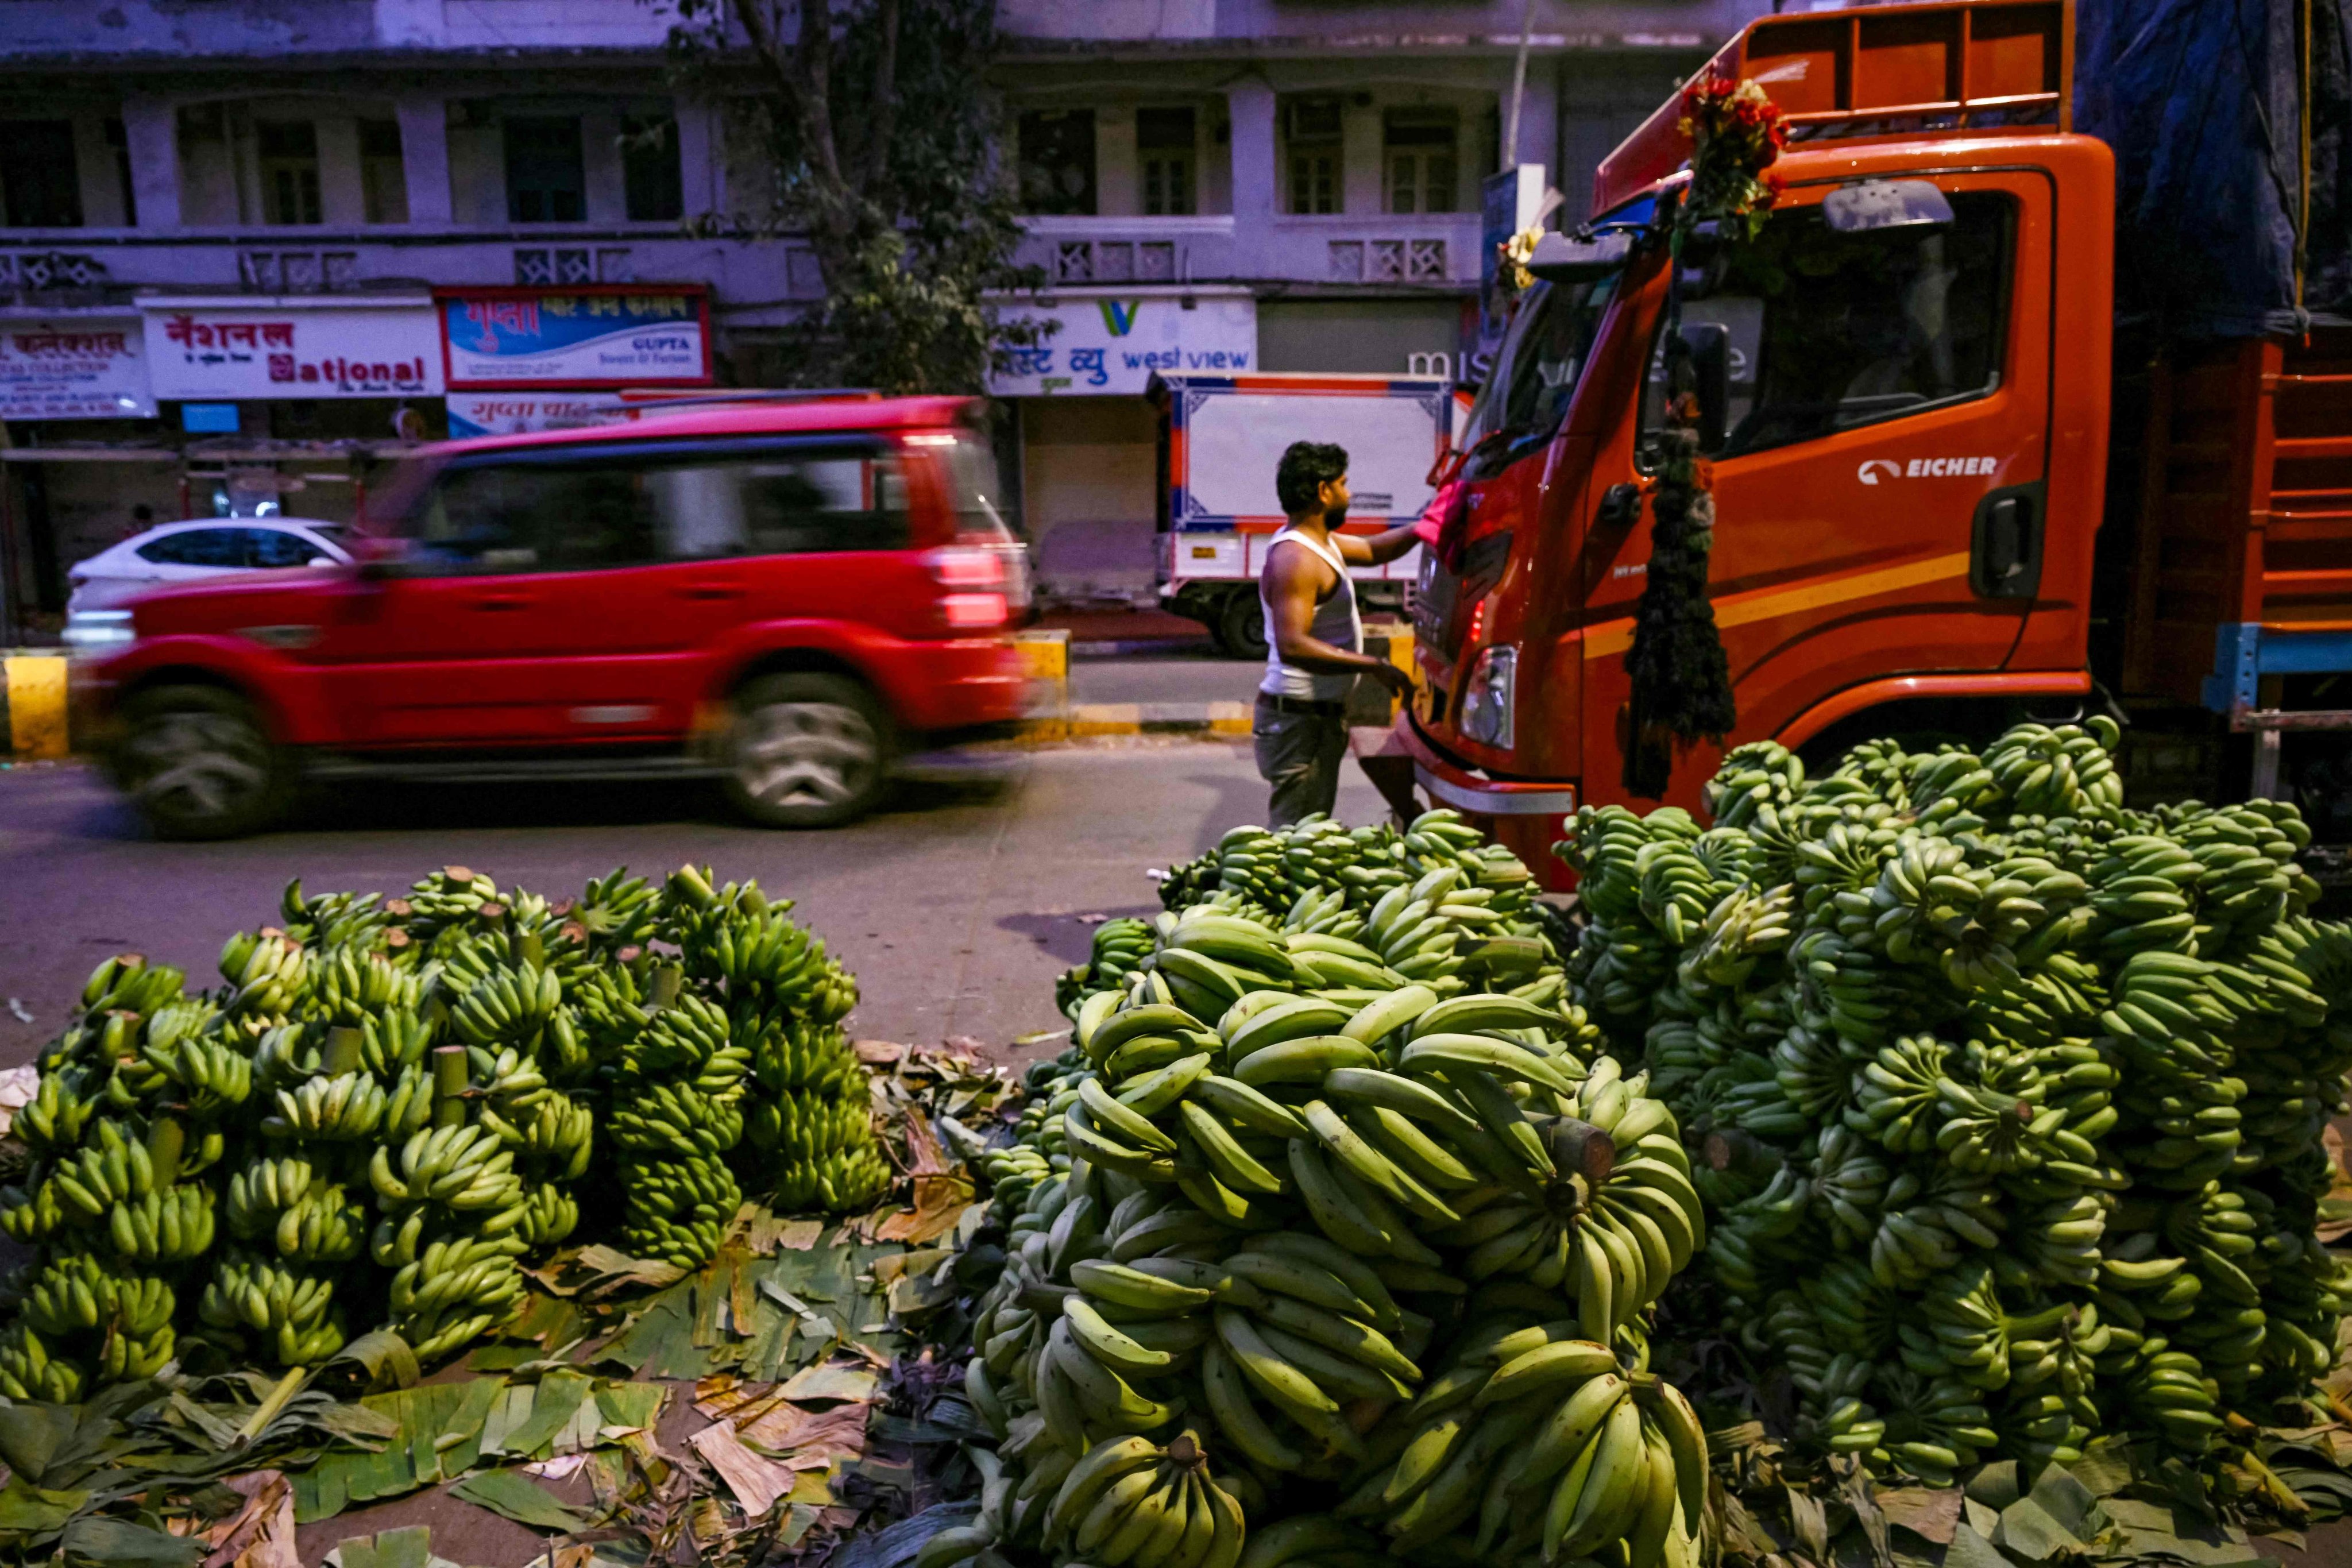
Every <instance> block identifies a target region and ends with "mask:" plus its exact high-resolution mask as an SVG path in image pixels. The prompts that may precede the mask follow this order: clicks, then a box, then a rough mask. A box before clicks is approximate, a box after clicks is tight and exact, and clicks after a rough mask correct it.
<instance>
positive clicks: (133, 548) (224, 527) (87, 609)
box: [65, 517, 351, 648]
mask: <svg viewBox="0 0 2352 1568" xmlns="http://www.w3.org/2000/svg"><path fill="white" fill-rule="evenodd" d="M342 537H343V525H342V524H341V523H339V522H321V521H317V520H316V519H312V518H307V517H207V518H196V519H193V520H191V521H186V522H167V523H163V524H162V525H161V526H159V527H155V528H151V529H149V530H147V531H145V532H144V533H134V534H132V535H131V537H130V538H128V539H126V540H124V541H123V542H121V543H120V544H117V545H113V546H111V547H110V548H108V549H105V550H101V551H100V552H98V553H97V554H95V555H93V556H91V557H90V558H89V560H87V561H84V562H81V563H79V564H78V565H76V566H75V567H74V569H73V570H72V571H70V572H68V573H67V574H66V581H67V583H68V584H71V586H72V589H73V593H72V595H71V597H69V598H68V600H67V601H66V630H65V641H66V644H67V646H68V647H76V648H80V647H98V646H100V645H103V644H110V643H121V642H126V641H128V640H129V639H130V637H131V612H130V611H129V610H127V609H124V608H121V605H124V604H125V603H127V602H128V601H129V600H131V598H133V597H134V596H136V595H140V594H143V593H146V592H147V591H148V590H150V589H152V588H160V587H163V586H165V585H167V584H173V583H191V582H201V581H202V580H204V579H205V578H207V577H225V576H227V575H228V574H231V573H234V572H269V571H282V570H285V569H287V568H289V567H297V566H328V565H334V564H336V563H341V562H345V561H349V560H350V559H351V553H350V552H349V551H347V550H345V549H344V548H343V546H342V543H341V540H342Z"/></svg>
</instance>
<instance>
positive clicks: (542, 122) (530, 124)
mask: <svg viewBox="0 0 2352 1568" xmlns="http://www.w3.org/2000/svg"><path fill="white" fill-rule="evenodd" d="M502 129H503V130H504V132H505V138H506V153H507V218H508V221H509V222H511V223H578V222H579V221H580V220H581V219H582V218H583V217H585V216H587V213H588V195H587V193H588V175H587V172H586V170H585V168H584V167H583V160H582V158H581V153H580V117H579V116H578V115H576V114H566V115H548V116H543V117H530V118H522V117H510V118H509V119H508V120H507V121H506V122H505V125H504V126H503V128H502Z"/></svg>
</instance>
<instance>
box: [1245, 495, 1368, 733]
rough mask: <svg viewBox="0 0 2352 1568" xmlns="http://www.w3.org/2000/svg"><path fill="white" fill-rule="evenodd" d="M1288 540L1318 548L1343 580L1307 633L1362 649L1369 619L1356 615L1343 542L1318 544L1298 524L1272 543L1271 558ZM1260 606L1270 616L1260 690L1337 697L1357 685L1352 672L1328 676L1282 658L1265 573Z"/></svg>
mask: <svg viewBox="0 0 2352 1568" xmlns="http://www.w3.org/2000/svg"><path fill="white" fill-rule="evenodd" d="M1285 542H1289V543H1292V544H1297V545H1300V546H1303V547H1304V548H1306V549H1308V550H1311V551H1313V552H1315V553H1316V554H1317V555H1318V556H1321V557H1322V559H1323V562H1324V563H1325V564H1326V565H1328V566H1329V567H1330V568H1331V570H1332V571H1334V572H1337V573H1338V574H1339V586H1338V587H1337V588H1335V589H1333V590H1332V592H1331V596H1330V597H1329V598H1328V599H1325V600H1322V601H1321V602H1319V603H1318V604H1317V605H1316V606H1315V616H1314V619H1312V620H1310V621H1309V622H1307V634H1308V635H1309V636H1311V637H1314V638H1315V640H1316V641H1318V642H1327V643H1329V644H1330V645H1331V646H1332V647H1343V648H1346V649H1347V650H1348V651H1349V653H1361V652H1363V651H1364V623H1363V620H1362V618H1361V617H1360V616H1358V615H1357V614H1356V584H1355V580H1354V579H1353V578H1351V577H1349V575H1348V563H1346V562H1345V561H1342V560H1341V559H1340V558H1339V547H1338V546H1337V545H1333V544H1322V543H1318V542H1315V541H1314V540H1312V539H1309V538H1307V536H1306V535H1305V534H1303V533H1300V532H1299V531H1297V530H1296V529H1290V528H1286V529H1284V530H1283V531H1281V532H1279V533H1277V534H1276V535H1275V536H1274V538H1273V540H1272V541H1271V542H1268V543H1267V545H1266V547H1265V549H1266V556H1267V558H1268V559H1269V560H1271V559H1272V558H1273V555H1274V552H1275V550H1276V547H1278V546H1280V545H1281V544H1283V543H1285ZM1257 607H1258V613H1259V614H1260V615H1262V616H1265V679H1264V680H1261V681H1259V682H1258V687H1257V689H1259V690H1260V691H1264V692H1267V693H1269V694H1271V695H1273V696H1276V697H1297V698H1302V699H1304V700H1307V701H1311V702H1337V701H1339V700H1343V699H1344V698H1346V697H1347V695H1348V693H1349V692H1350V691H1352V690H1354V689H1356V678H1355V676H1354V675H1353V674H1348V675H1323V674H1319V673H1318V672H1317V671H1314V670H1310V669H1300V668H1297V667H1296V666H1294V665H1287V664H1285V663H1283V662H1282V650H1281V649H1280V648H1279V647H1276V643H1275V638H1274V611H1273V610H1272V608H1270V607H1269V606H1268V605H1267V604H1266V602H1265V577H1264V576H1260V577H1259V578H1258V584H1257Z"/></svg>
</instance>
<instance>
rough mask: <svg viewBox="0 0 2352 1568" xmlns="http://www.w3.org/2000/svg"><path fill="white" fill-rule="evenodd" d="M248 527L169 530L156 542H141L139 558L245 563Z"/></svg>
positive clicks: (209, 563)
mask: <svg viewBox="0 0 2352 1568" xmlns="http://www.w3.org/2000/svg"><path fill="white" fill-rule="evenodd" d="M139 558H140V559H141V560H142V561H152V562H153V563H155V564H156V565H158V566H231V567H236V566H243V565H244V564H245V530H244V529H241V528H191V529H189V530H187V531H184V532H181V533H167V534H165V535H164V536H163V538H161V539H158V540H156V541H154V542H152V543H149V544H142V545H141V546H140V547H139Z"/></svg>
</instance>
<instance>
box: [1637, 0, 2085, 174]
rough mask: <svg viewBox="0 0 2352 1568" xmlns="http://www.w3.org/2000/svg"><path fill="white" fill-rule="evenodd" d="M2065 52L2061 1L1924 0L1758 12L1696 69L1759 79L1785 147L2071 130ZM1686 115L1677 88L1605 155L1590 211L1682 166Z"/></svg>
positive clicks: (2070, 38)
mask: <svg viewBox="0 0 2352 1568" xmlns="http://www.w3.org/2000/svg"><path fill="white" fill-rule="evenodd" d="M2073 51H2074V33H2073V29H2072V26H2070V13H2069V10H2068V8H2067V6H2066V5H2064V4H2063V0H1927V3H1925V4H1919V5H1872V6H1867V7H1864V8H1859V9H1853V10H1845V11H1812V12H1795V13H1791V14H1790V15H1788V16H1765V17H1760V18H1759V19H1758V20H1756V21H1754V22H1751V23H1749V24H1748V26H1747V27H1746V28H1745V29H1744V30H1743V31H1742V32H1741V33H1740V35H1739V36H1738V37H1736V38H1734V39H1732V40H1731V42H1729V43H1727V44H1726V45H1724V47H1722V48H1721V49H1719V50H1718V51H1717V53H1716V56H1715V58H1713V59H1711V60H1709V61H1708V62H1707V63H1706V66H1704V67H1703V68H1701V70H1700V73H1699V74H1700V75H1702V76H1716V77H1721V78H1724V79H1728V80H1731V81H1754V82H1756V83H1758V84H1759V86H1761V87H1762V88H1763V89H1764V90H1765V91H1766V92H1767V93H1769V94H1770V95H1771V99H1772V101H1773V103H1774V104H1776V105H1777V106H1778V107H1779V108H1780V118H1781V122H1782V123H1783V124H1785V125H1786V126H1787V127H1788V129H1789V143H1790V146H1791V147H1792V148H1793V147H1798V146H1801V145H1803V144H1806V143H1808V142H1820V141H1827V140H1831V139H1836V140H1840V141H1853V140H1864V139H1867V140H1873V141H1914V140H1917V139H1920V138H1925V137H1937V138H1941V137H1948V136H1955V135H1968V134H1976V135H1982V134H1984V133H1986V132H1989V131H1994V130H2005V129H2015V128H2024V127H2033V128H2038V129H2047V128H2050V127H2053V126H2054V127H2056V128H2057V129H2059V130H2062V131H2063V130H2067V129H2070V128H2071V127H2070V119H2071V114H2070V110H2069V107H2068V104H2067V100H2066V93H2065V91H2064V86H2065V83H2066V82H2068V81H2069V80H2070V79H2072V77H2073V74H2074V71H2073V66H2074V62H2073ZM1682 112H1683V111H1682V95H1681V94H1680V93H1677V94H1675V96H1674V97H1673V98H1670V99H1668V100H1666V101H1665V102H1664V103H1663V104H1661V105H1659V107H1658V109H1657V110H1656V111H1655V112H1654V113H1653V114H1652V115H1651V116H1650V118H1649V119H1647V120H1645V121H1643V122H1642V124H1641V126H1640V128H1639V129H1637V130H1636V131H1634V132H1633V134H1632V135H1631V136H1628V137H1627V138H1625V140H1624V141H1623V142H1622V143H1621V144H1619V146H1618V148H1617V150H1616V151H1615V152H1613V153H1610V154H1609V156H1608V157H1607V158H1605V159H1603V160H1602V161H1601V167H1600V170H1599V171H1598V173H1597V174H1595V176H1594V179H1593V183H1592V215H1593V216H1600V215H1601V214H1602V213H1606V212H1608V211H1610V210H1611V209H1612V208H1614V207H1616V206H1618V205H1621V204H1622V203H1624V202H1626V201H1629V200H1631V199H1633V197H1635V196H1637V195H1641V194H1642V193H1643V191H1645V190H1647V189H1649V188H1650V187H1652V186H1654V185H1655V184H1658V183H1659V182H1660V181H1662V180H1664V179H1665V178H1666V177H1668V176H1669V175H1671V174H1674V173H1675V171H1676V170H1677V169H1680V168H1681V167H1682V166H1683V165H1684V163H1686V162H1687V161H1688V160H1689V158H1690V153H1691V143H1690V138H1689V137H1688V136H1686V135H1685V134H1684V133H1683V132H1682V130H1681V120H1682Z"/></svg>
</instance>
